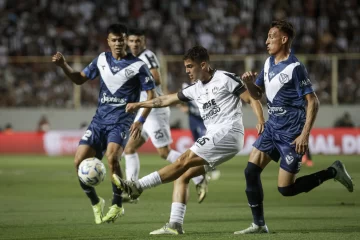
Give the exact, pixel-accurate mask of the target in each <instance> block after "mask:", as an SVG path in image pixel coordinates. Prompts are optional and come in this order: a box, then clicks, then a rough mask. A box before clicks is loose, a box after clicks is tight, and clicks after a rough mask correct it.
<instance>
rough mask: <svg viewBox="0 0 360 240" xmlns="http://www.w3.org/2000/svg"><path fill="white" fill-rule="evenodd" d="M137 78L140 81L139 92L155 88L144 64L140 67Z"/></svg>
mask: <svg viewBox="0 0 360 240" xmlns="http://www.w3.org/2000/svg"><path fill="white" fill-rule="evenodd" d="M138 77H139V79H140V84H141V90H143V91H146V90H151V89H154V88H155V81H154V78H153V76H152V75H151V73H150V70H149V68H148V67H147V66H146V65H145V64H144V65H142V66H141V67H140V69H139V73H138Z"/></svg>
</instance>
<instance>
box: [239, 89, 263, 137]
mask: <svg viewBox="0 0 360 240" xmlns="http://www.w3.org/2000/svg"><path fill="white" fill-rule="evenodd" d="M240 98H241V99H242V100H244V102H246V103H248V104H250V106H251V108H252V109H253V111H254V113H255V115H256V118H257V120H258V123H257V124H256V129H257V131H258V134H260V133H262V132H263V131H264V124H265V118H264V112H263V108H262V105H261V102H260V101H259V100H255V99H254V98H252V97H251V96H250V93H249V92H248V91H245V92H243V93H242V94H241V95H240Z"/></svg>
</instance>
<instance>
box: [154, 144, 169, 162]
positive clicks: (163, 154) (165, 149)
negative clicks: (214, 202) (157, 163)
mask: <svg viewBox="0 0 360 240" xmlns="http://www.w3.org/2000/svg"><path fill="white" fill-rule="evenodd" d="M157 151H158V153H159V156H160V157H161V158H162V159H165V160H166V159H167V157H168V155H169V153H170V147H169V146H165V147H161V148H158V149H157Z"/></svg>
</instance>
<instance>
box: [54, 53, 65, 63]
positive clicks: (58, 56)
mask: <svg viewBox="0 0 360 240" xmlns="http://www.w3.org/2000/svg"><path fill="white" fill-rule="evenodd" d="M52 62H53V63H55V64H56V65H57V66H60V67H61V66H64V64H65V62H66V61H65V57H64V56H63V55H62V54H61V52H57V53H56V54H55V55H54V56H52Z"/></svg>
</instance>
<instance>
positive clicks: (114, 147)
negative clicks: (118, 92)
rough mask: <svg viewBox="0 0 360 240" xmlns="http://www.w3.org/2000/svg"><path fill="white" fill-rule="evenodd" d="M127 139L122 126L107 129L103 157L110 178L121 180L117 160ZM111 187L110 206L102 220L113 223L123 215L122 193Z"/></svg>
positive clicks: (113, 185) (125, 131)
mask: <svg viewBox="0 0 360 240" xmlns="http://www.w3.org/2000/svg"><path fill="white" fill-rule="evenodd" d="M127 139H128V131H127V130H125V128H124V127H123V126H121V125H117V126H114V127H108V129H107V149H106V153H105V155H106V158H107V161H108V165H109V169H110V176H112V175H113V174H116V175H117V176H119V177H120V178H123V174H122V171H121V167H120V161H119V159H120V157H121V155H122V152H123V148H124V146H125V145H126V140H127ZM111 185H112V190H113V199H112V205H111V207H110V209H109V211H108V213H107V214H106V215H105V217H104V218H103V221H104V222H114V221H115V220H116V219H117V218H118V217H121V216H122V215H124V208H123V206H122V191H121V189H119V188H117V187H116V185H115V184H114V183H113V182H111Z"/></svg>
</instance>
